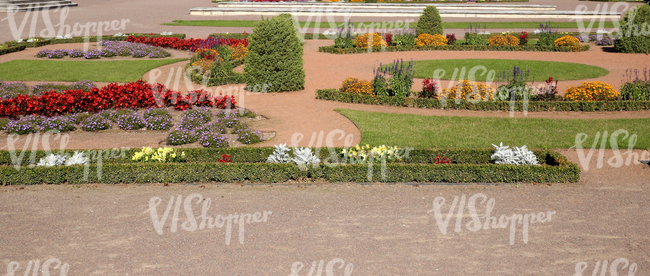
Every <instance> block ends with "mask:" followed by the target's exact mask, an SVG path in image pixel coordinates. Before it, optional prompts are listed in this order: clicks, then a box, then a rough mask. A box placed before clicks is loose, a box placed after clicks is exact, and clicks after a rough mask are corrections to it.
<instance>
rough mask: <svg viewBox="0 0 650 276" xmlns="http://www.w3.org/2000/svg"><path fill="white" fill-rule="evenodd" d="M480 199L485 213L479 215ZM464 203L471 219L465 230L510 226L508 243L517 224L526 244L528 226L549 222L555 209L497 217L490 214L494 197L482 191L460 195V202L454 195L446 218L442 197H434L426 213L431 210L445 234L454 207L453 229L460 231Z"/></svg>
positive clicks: (514, 232)
mask: <svg viewBox="0 0 650 276" xmlns="http://www.w3.org/2000/svg"><path fill="white" fill-rule="evenodd" d="M479 199H480V200H481V201H480V204H485V215H482V216H479V215H478V213H477V200H479ZM465 203H467V210H468V212H469V214H470V217H471V221H470V222H468V223H467V224H465V227H466V228H467V230H469V231H472V232H478V231H480V230H488V229H490V228H492V229H506V228H510V245H514V244H515V236H516V231H517V224H519V225H521V226H522V230H521V235H522V240H523V242H524V243H525V244H526V243H528V228H529V226H530V224H533V223H546V222H551V219H552V215H554V214H555V213H556V212H555V211H547V212H538V213H527V214H523V215H522V214H512V215H511V216H506V215H501V216H500V217H499V219H497V218H496V217H494V216H491V214H492V210H493V209H494V206H495V205H496V200H495V199H494V198H490V199H488V197H487V196H486V195H484V194H482V193H478V194H474V195H473V196H471V197H470V198H469V200H468V199H467V197H466V196H465V195H463V196H461V197H460V202H459V200H458V196H455V197H454V201H453V203H452V204H451V206H449V211H448V212H447V216H446V218H444V219H443V212H442V209H443V206H444V205H445V198H444V197H436V198H435V199H434V200H433V208H432V209H431V210H429V211H428V212H427V213H431V212H433V214H434V217H435V220H436V224H437V225H438V229H440V232H441V233H442V234H443V235H447V229H448V228H449V222H450V221H451V218H452V216H453V213H454V211H455V210H456V207H458V211H457V212H456V225H455V227H454V231H455V232H456V233H460V232H461V231H462V225H463V214H464V209H465ZM481 219H484V222H483V223H481Z"/></svg>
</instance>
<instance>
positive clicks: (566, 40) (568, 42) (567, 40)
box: [555, 35, 580, 47]
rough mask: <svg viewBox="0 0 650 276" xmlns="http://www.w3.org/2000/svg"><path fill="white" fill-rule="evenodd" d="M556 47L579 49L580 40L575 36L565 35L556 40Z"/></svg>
mask: <svg viewBox="0 0 650 276" xmlns="http://www.w3.org/2000/svg"><path fill="white" fill-rule="evenodd" d="M555 46H571V47H577V46H580V40H578V39H577V38H575V37H574V36H570V35H565V36H563V37H560V38H558V39H556V40H555Z"/></svg>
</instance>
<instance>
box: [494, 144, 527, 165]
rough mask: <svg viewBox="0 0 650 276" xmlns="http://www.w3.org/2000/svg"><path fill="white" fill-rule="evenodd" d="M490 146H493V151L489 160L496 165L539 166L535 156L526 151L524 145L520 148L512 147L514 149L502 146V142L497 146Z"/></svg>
mask: <svg viewBox="0 0 650 276" xmlns="http://www.w3.org/2000/svg"><path fill="white" fill-rule="evenodd" d="M492 146H494V148H495V151H494V154H492V156H490V158H491V159H493V160H494V163H496V164H512V165H539V162H538V161H537V156H535V154H534V153H533V152H532V151H530V150H528V148H526V146H525V145H524V146H523V147H521V148H518V147H514V149H510V146H504V145H503V142H501V143H499V145H498V146H497V145H494V144H492Z"/></svg>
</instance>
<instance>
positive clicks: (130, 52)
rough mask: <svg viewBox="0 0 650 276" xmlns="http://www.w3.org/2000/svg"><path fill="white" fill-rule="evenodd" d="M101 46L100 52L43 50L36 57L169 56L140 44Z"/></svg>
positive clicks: (120, 43)
mask: <svg viewBox="0 0 650 276" xmlns="http://www.w3.org/2000/svg"><path fill="white" fill-rule="evenodd" d="M101 46H104V48H103V49H101V50H99V49H93V50H89V51H87V52H84V51H82V50H81V49H74V50H65V49H56V50H48V49H43V50H41V51H39V52H38V53H36V57H41V58H42V57H47V58H63V57H64V56H69V57H71V58H79V57H84V58H86V59H97V58H100V57H114V56H132V57H137V58H140V57H149V58H164V57H169V56H171V54H170V53H169V52H167V51H165V50H163V48H161V47H156V46H151V45H146V44H142V43H132V42H120V41H104V42H102V43H101Z"/></svg>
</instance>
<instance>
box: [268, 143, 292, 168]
mask: <svg viewBox="0 0 650 276" xmlns="http://www.w3.org/2000/svg"><path fill="white" fill-rule="evenodd" d="M289 151H291V149H290V148H287V144H280V145H275V150H274V151H273V153H272V154H271V155H269V158H267V159H266V162H267V163H289V162H291V156H289Z"/></svg>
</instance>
